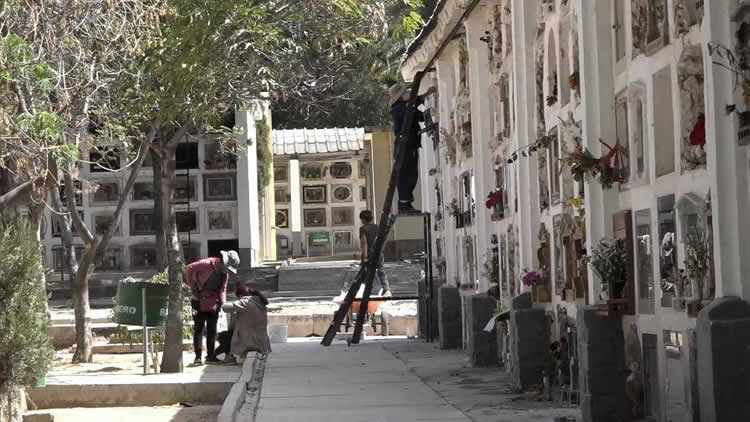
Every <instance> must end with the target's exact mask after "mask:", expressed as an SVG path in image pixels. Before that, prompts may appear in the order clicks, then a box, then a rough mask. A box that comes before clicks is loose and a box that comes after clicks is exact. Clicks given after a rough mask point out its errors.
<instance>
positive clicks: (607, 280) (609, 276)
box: [585, 239, 627, 299]
mask: <svg viewBox="0 0 750 422" xmlns="http://www.w3.org/2000/svg"><path fill="white" fill-rule="evenodd" d="M585 259H586V262H587V263H589V264H591V268H593V269H594V272H596V274H597V275H598V276H599V279H600V280H601V283H602V292H606V293H607V295H608V297H609V299H620V298H621V297H622V290H623V288H624V287H625V280H626V277H627V265H626V259H625V247H624V246H623V244H622V242H620V241H617V240H615V239H602V240H600V241H599V243H597V244H596V246H594V247H593V248H592V249H591V252H590V254H589V255H588V256H587V257H586V258H585Z"/></svg>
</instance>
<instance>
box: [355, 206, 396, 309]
mask: <svg viewBox="0 0 750 422" xmlns="http://www.w3.org/2000/svg"><path fill="white" fill-rule="evenodd" d="M359 219H360V221H361V222H362V226H361V227H360V228H359V246H360V249H361V250H362V254H361V257H362V265H365V264H366V263H367V258H368V257H369V256H370V255H369V252H370V250H371V249H372V245H373V244H374V243H375V237H377V235H378V226H377V224H374V223H373V222H372V220H373V218H372V212H370V210H363V211H362V212H361V213H359ZM384 263H385V259H384V258H383V254H382V253H381V254H380V257H379V258H378V265H377V267H376V269H375V278H376V279H377V280H378V282H379V283H380V286H381V288H382V291H381V292H380V296H389V295H390V294H391V286H390V285H389V283H388V278H387V277H386V276H385V271H383V264H384Z"/></svg>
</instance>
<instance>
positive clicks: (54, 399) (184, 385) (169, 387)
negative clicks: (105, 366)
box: [28, 371, 239, 409]
mask: <svg viewBox="0 0 750 422" xmlns="http://www.w3.org/2000/svg"><path fill="white" fill-rule="evenodd" d="M238 376H239V371H231V372H217V373H208V372H204V373H200V372H183V373H179V374H152V375H147V376H143V375H108V374H97V375H54V376H48V377H47V379H46V385H45V386H44V387H40V388H32V389H29V390H28V393H29V396H30V397H31V399H32V401H33V402H34V403H35V404H36V406H37V408H38V409H59V408H72V407H128V406H165V405H173V404H175V403H184V402H191V403H202V404H216V405H219V404H221V403H223V401H224V398H225V397H226V396H227V394H228V393H229V390H230V388H231V387H232V384H233V383H234V382H235V381H236V380H237V378H238Z"/></svg>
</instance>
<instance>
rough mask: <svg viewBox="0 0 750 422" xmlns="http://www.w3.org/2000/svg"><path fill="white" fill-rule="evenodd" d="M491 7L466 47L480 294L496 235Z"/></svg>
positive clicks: (471, 21) (474, 24)
mask: <svg viewBox="0 0 750 422" xmlns="http://www.w3.org/2000/svg"><path fill="white" fill-rule="evenodd" d="M488 9H489V8H488V7H484V8H481V7H478V8H476V9H474V12H473V13H472V14H471V15H470V16H469V18H468V19H467V20H466V22H465V23H464V25H465V27H466V44H467V47H468V51H469V89H470V92H471V139H472V141H471V142H472V151H473V154H472V161H473V165H472V167H473V168H474V196H475V198H476V223H475V226H474V229H475V230H476V245H475V248H474V249H475V251H476V252H475V253H476V257H477V259H476V261H477V274H478V276H479V291H480V292H486V291H487V289H488V288H489V281H488V279H487V275H484V274H483V272H484V271H482V264H483V262H484V260H485V259H486V257H487V250H488V248H489V247H490V241H489V237H490V233H491V232H492V229H491V226H490V225H491V224H492V221H491V219H490V212H489V211H488V210H487V208H486V207H485V206H484V200H485V197H486V196H487V193H488V192H489V191H490V187H494V184H492V185H490V184H488V178H487V174H486V173H487V169H488V168H492V157H491V156H490V151H489V145H488V142H487V141H488V140H489V139H490V138H491V137H492V136H493V134H492V133H490V122H491V120H492V119H493V118H494V116H491V115H490V96H489V95H488V92H489V85H490V82H489V72H488V71H487V70H488V69H489V68H490V64H489V55H488V54H489V48H490V47H489V46H488V45H487V43H485V42H484V41H482V40H481V39H480V38H481V37H484V36H485V31H487V30H488V29H489V24H488V23H487V22H488V21H487V14H486V13H483V12H485V11H486V10H488Z"/></svg>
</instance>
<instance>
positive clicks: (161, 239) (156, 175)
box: [150, 140, 167, 271]
mask: <svg viewBox="0 0 750 422" xmlns="http://www.w3.org/2000/svg"><path fill="white" fill-rule="evenodd" d="M158 142H159V141H158V140H155V141H154V148H152V149H151V152H150V154H151V163H152V164H151V166H152V169H153V179H152V180H153V182H154V214H153V218H152V220H151V221H153V229H154V237H155V238H156V239H155V241H156V267H157V268H158V269H159V271H163V270H164V268H165V267H166V266H167V254H166V246H167V238H166V236H165V233H164V217H162V186H161V185H162V180H161V178H162V164H163V163H162V160H161V158H159V153H158V151H157V148H158Z"/></svg>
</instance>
